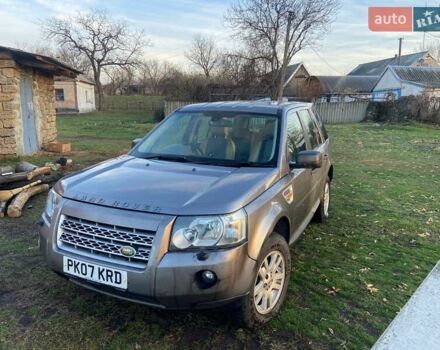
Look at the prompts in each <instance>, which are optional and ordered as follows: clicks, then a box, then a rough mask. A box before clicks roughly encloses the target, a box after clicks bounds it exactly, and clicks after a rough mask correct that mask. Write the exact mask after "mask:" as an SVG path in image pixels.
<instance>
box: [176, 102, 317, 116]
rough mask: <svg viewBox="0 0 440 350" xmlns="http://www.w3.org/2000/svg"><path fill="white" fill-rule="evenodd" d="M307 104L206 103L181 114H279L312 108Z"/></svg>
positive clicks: (183, 109)
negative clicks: (297, 108)
mask: <svg viewBox="0 0 440 350" xmlns="http://www.w3.org/2000/svg"><path fill="white" fill-rule="evenodd" d="M311 105H312V104H311V103H306V102H276V101H223V102H206V103H196V104H191V105H186V106H183V107H181V108H179V109H178V111H179V112H203V111H210V112H214V111H224V112H241V113H260V114H274V115H276V114H278V112H280V111H281V110H283V109H286V108H291V107H305V108H307V107H310V106H311Z"/></svg>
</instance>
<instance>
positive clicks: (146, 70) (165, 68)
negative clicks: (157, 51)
mask: <svg viewBox="0 0 440 350" xmlns="http://www.w3.org/2000/svg"><path fill="white" fill-rule="evenodd" d="M175 70H176V68H175V67H174V66H173V65H171V64H170V63H169V62H166V61H158V60H148V61H144V62H142V64H141V66H140V84H141V85H142V87H143V89H144V93H145V92H147V91H148V93H151V94H154V95H161V94H162V93H163V85H164V82H165V81H166V80H167V79H169V78H170V77H171V76H172V75H173V74H174V71H175Z"/></svg>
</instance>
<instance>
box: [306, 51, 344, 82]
mask: <svg viewBox="0 0 440 350" xmlns="http://www.w3.org/2000/svg"><path fill="white" fill-rule="evenodd" d="M310 49H311V50H312V51H313V52H314V53H315V54H316V56H318V58H320V59H321V61H323V62H324V63H325V64H326V65H327V67H329V68H330V69H331V70H332V71H334V72H336V73H338V74H339V75H344V74H342V73H341V72H340V71H339V70H337V69H336V68H334V67H332V66H331V65H330V63H328V62H327V60H326V59H325V58H324V57H322V56H321V54H320V53H319V52H318V51H316V49H315V48H314V47H312V46H310Z"/></svg>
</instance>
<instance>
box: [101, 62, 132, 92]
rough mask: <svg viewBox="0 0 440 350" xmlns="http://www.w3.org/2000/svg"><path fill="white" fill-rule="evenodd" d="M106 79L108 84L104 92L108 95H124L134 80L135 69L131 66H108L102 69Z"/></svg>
mask: <svg viewBox="0 0 440 350" xmlns="http://www.w3.org/2000/svg"><path fill="white" fill-rule="evenodd" d="M104 72H105V74H106V75H107V77H108V81H109V82H108V83H107V84H106V85H105V86H104V90H105V92H106V93H107V94H108V95H117V94H121V93H126V92H128V90H129V87H130V85H131V84H133V82H134V79H135V74H136V72H135V69H134V67H132V66H123V67H119V66H109V67H106V68H105V69H104Z"/></svg>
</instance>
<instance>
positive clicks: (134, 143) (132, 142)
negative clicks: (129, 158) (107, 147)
mask: <svg viewBox="0 0 440 350" xmlns="http://www.w3.org/2000/svg"><path fill="white" fill-rule="evenodd" d="M141 141H142V139H141V138H137V139H134V140H132V141H131V148H134V146H136V145H137V144H138V143H139V142H141Z"/></svg>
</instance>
